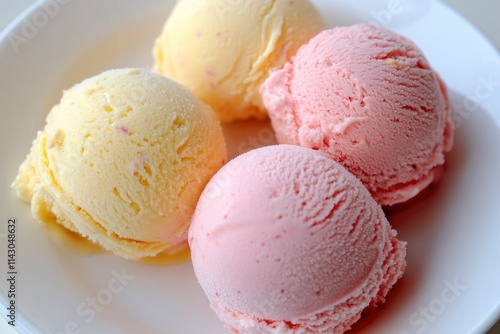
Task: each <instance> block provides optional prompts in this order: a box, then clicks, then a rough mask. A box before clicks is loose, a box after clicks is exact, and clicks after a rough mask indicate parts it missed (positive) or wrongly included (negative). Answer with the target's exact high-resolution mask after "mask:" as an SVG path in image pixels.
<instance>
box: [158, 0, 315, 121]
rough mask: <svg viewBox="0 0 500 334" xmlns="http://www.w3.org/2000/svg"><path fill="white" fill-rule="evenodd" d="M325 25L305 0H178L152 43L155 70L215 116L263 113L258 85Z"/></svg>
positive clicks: (260, 115) (225, 117)
mask: <svg viewBox="0 0 500 334" xmlns="http://www.w3.org/2000/svg"><path fill="white" fill-rule="evenodd" d="M322 29H323V24H322V22H321V18H320V16H319V14H318V13H317V11H316V10H315V8H314V7H313V5H312V4H311V3H310V2H309V0H295V1H289V0H263V1H255V0H251V1H233V0H229V1H228V0H180V1H177V3H176V6H175V8H174V9H173V11H172V12H171V14H170V16H169V18H168V20H167V22H166V24H165V27H164V29H163V32H162V33H161V35H160V36H159V37H158V39H157V40H156V45H155V47H154V57H155V70H156V71H158V72H160V73H163V74H165V75H167V76H169V77H171V78H173V79H175V80H177V81H179V82H180V83H182V84H184V85H186V86H187V87H188V88H189V89H191V90H192V91H193V92H194V93H195V94H196V95H197V96H198V97H199V98H200V99H201V100H202V101H203V102H205V103H207V104H209V105H211V106H212V107H213V109H214V110H215V112H216V113H217V115H218V116H219V118H220V119H221V120H224V121H233V120H238V119H248V118H254V117H255V118H264V117H266V115H267V112H266V110H265V108H264V107H263V105H262V99H261V96H260V94H259V87H260V85H261V84H262V82H263V81H264V79H265V78H266V77H267V75H268V72H269V70H270V69H273V68H280V67H281V66H282V65H283V64H284V63H285V62H286V61H287V60H289V59H290V57H291V56H292V55H294V54H295V53H296V51H297V49H298V48H299V47H300V46H301V45H302V44H303V43H305V42H307V41H308V40H309V39H310V38H311V37H313V36H314V35H316V34H317V33H318V32H320V31H321V30H322Z"/></svg>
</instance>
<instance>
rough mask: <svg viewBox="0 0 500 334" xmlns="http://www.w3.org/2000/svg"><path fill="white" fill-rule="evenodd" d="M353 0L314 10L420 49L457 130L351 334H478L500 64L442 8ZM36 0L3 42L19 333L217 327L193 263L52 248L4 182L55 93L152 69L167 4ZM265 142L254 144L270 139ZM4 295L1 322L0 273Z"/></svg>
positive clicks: (491, 283)
mask: <svg viewBox="0 0 500 334" xmlns="http://www.w3.org/2000/svg"><path fill="white" fill-rule="evenodd" d="M351 2H353V1H347V0H345V1H339V0H337V1H329V0H323V1H320V0H318V1H316V4H317V5H318V7H319V8H320V10H321V13H322V14H323V15H324V17H325V19H326V21H327V23H328V24H329V25H330V26H333V25H334V24H335V23H340V24H351V23H356V22H361V21H373V22H378V23H379V24H381V25H383V26H388V27H390V28H393V29H395V30H397V31H399V32H401V33H403V34H405V35H407V36H409V37H410V38H412V39H413V40H414V41H416V42H417V43H418V44H419V45H420V47H421V48H422V49H423V50H424V52H425V53H426V55H427V56H428V58H429V60H430V62H431V64H432V65H433V66H434V67H435V69H436V70H437V71H438V72H439V73H440V74H441V76H442V77H443V78H444V80H445V81H446V82H447V83H448V85H449V88H450V94H451V99H452V102H453V104H454V106H455V110H456V112H455V114H454V119H455V121H456V122H457V125H458V126H457V130H456V144H455V147H454V150H453V151H452V152H451V154H450V155H449V157H448V162H449V163H448V171H447V173H446V175H445V178H444V179H443V182H442V184H441V186H440V188H439V189H438V191H437V192H436V193H434V194H433V195H432V196H431V197H430V198H428V199H426V200H424V201H422V202H420V203H418V204H417V205H415V206H413V207H411V208H410V209H408V210H406V211H404V212H402V213H399V214H396V215H392V216H391V217H390V220H391V222H392V223H393V225H394V227H395V228H396V229H397V230H398V231H399V235H400V237H401V238H402V239H403V240H407V241H408V269H407V272H406V275H405V277H404V278H403V279H402V280H401V281H400V282H399V283H398V284H397V286H396V287H395V288H394V289H393V291H392V293H391V294H390V295H389V298H388V300H387V303H386V304H385V305H384V306H383V307H382V308H381V309H380V310H379V311H378V312H376V313H374V314H372V315H371V316H369V317H367V318H365V319H364V320H363V321H361V322H360V324H359V325H358V326H357V327H356V329H355V330H354V331H353V332H355V333H383V334H387V333H396V334H409V333H439V334H442V333H455V334H459V333H484V332H485V331H486V330H487V329H488V328H489V326H491V325H492V323H493V322H494V321H495V319H496V318H497V316H498V315H499V313H500V304H499V303H500V287H499V282H500V265H499V261H498V259H499V258H500V224H498V222H499V219H500V218H499V217H500V205H499V204H500V203H499V199H500V187H499V185H500V173H499V167H500V150H499V149H498V145H499V143H500V112H499V106H500V86H499V81H500V60H499V56H498V54H496V52H495V51H494V49H493V48H492V47H491V46H490V45H489V44H488V43H487V42H486V41H485V40H484V38H483V37H482V36H481V35H480V34H479V33H478V32H477V30H476V29H474V28H473V27H472V26H471V25H469V24H468V23H467V22H465V21H464V20H463V19H461V18H460V17H459V16H457V15H456V14H454V13H453V12H452V11H450V10H449V9H448V8H446V7H445V6H444V5H442V4H441V3H439V2H433V1H416V0H415V1H409V0H401V1H389V2H387V1H368V0H365V1H357V2H356V5H352V4H349V3H351ZM40 3H43V2H39V3H38V5H34V6H32V7H30V8H29V9H28V10H27V11H26V12H24V13H23V15H21V16H20V17H19V18H18V19H17V20H16V21H15V22H14V23H13V24H12V25H10V27H8V29H7V30H5V31H4V32H3V33H2V35H1V36H0V37H1V40H0V92H1V93H0V94H1V99H0V110H1V113H2V120H1V123H0V128H1V130H0V136H1V146H0V147H1V155H0V157H1V158H0V161H1V167H0V168H1V170H0V185H1V193H0V196H1V197H0V199H1V200H0V207H1V210H0V212H1V213H2V215H1V217H0V219H1V220H2V221H1V225H0V226H1V227H0V233H2V234H0V237H1V238H2V239H1V248H0V249H1V250H0V258H1V262H0V263H1V268H0V270H1V274H0V276H1V277H5V276H6V272H7V271H8V269H7V267H6V265H7V264H6V263H7V261H6V259H7V257H6V254H7V244H8V243H7V240H6V239H5V233H6V226H7V220H8V219H9V218H15V219H16V221H17V225H18V226H17V263H16V271H17V286H16V289H17V299H16V303H17V304H16V305H17V306H18V309H17V328H18V329H19V330H20V331H21V332H23V333H183V334H184V333H203V334H216V333H223V332H224V329H223V326H222V324H221V323H220V322H219V321H218V319H217V318H216V316H215V315H214V314H213V313H212V311H211V310H210V308H209V305H208V301H207V299H206V298H205V296H204V294H203V292H202V290H201V289H200V288H199V286H198V285H197V283H196V279H195V277H194V275H193V271H192V268H191V264H190V263H185V264H182V265H177V266H173V267H151V266H147V265H144V264H138V263H132V262H127V261H124V260H121V259H119V258H117V257H115V256H112V255H109V254H99V255H93V256H82V255H78V254H76V253H74V252H72V251H70V250H68V249H65V248H64V247H61V246H59V245H58V244H56V243H54V242H53V241H52V239H51V238H50V237H49V236H48V235H47V233H46V232H45V231H44V230H43V229H42V228H40V227H39V226H38V225H37V224H36V223H35V222H34V220H33V219H32V217H31V215H30V209H29V207H28V206H26V205H24V204H22V203H21V202H20V201H18V200H17V199H16V198H15V196H14V194H13V192H12V191H11V190H10V188H9V185H10V183H11V181H12V180H13V178H14V177H15V175H16V172H17V168H18V166H19V164H20V163H21V161H22V160H23V159H24V157H25V155H26V153H27V152H28V150H29V147H30V143H31V141H32V139H33V138H34V136H35V133H36V131H37V130H38V129H41V128H42V126H43V124H44V118H45V115H46V114H47V112H48V110H49V108H50V106H52V105H53V104H54V103H56V102H57V101H58V100H59V98H60V95H61V91H62V89H65V88H68V87H70V86H71V85H73V84H74V83H76V82H79V81H81V80H82V79H84V78H86V77H89V76H91V75H94V74H97V73H99V72H101V71H103V70H106V69H109V68H114V67H125V66H126V67H133V66H144V67H151V65H152V57H151V52H150V50H151V47H152V45H153V40H154V38H155V37H156V36H157V35H158V34H159V32H160V30H161V27H162V25H163V22H164V20H165V18H166V17H167V15H168V13H169V11H170V10H171V8H172V5H173V1H165V0H149V1H141V0H128V1H123V0H107V1H99V0H87V1H68V0H57V1H55V0H54V1H46V2H44V3H45V6H47V4H51V6H52V7H45V8H43V7H40V6H41V5H40ZM389 3H391V4H395V5H390V6H389V5H388V4H389ZM54 4H57V5H54ZM398 4H399V5H398ZM391 11H392V12H391ZM260 126H262V124H253V125H252V126H250V125H248V126H246V132H240V131H239V130H238V129H235V128H234V127H233V128H232V129H228V133H229V134H231V136H232V139H230V140H231V141H232V143H233V144H234V145H236V144H239V143H240V142H242V141H247V142H248V143H249V144H248V145H246V147H247V148H250V147H251V146H252V144H251V142H252V141H251V140H250V139H249V137H248V136H251V134H252V132H253V133H254V135H255V134H256V133H257V132H258V129H259V127H260ZM264 126H265V125H264ZM262 133H263V132H260V134H262ZM261 137H262V138H260V140H257V142H259V143H260V144H270V142H269V140H268V139H265V138H266V136H261ZM266 140H267V141H268V142H266ZM234 145H233V146H234ZM234 147H237V146H234ZM236 153H239V152H237V150H235V149H234V148H233V150H232V154H233V155H234V154H236ZM122 272H124V273H125V274H126V275H127V276H126V277H122V281H121V283H117V282H119V281H117V280H116V279H114V277H116V275H117V273H122ZM0 287H1V289H2V291H1V293H0V301H1V304H2V307H1V309H3V310H4V311H2V312H1V313H2V315H3V316H5V313H6V311H5V307H6V305H7V302H8V300H7V293H6V291H7V290H8V289H7V282H6V280H5V279H1V280H0ZM93 298H94V299H95V300H96V302H95V303H96V306H94V309H92V307H91V306H90V303H92V299H93Z"/></svg>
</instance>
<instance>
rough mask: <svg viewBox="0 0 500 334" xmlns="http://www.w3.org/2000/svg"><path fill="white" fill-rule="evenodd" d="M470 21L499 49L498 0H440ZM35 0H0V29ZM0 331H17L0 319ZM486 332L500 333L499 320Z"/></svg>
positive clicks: (5, 333)
mask: <svg viewBox="0 0 500 334" xmlns="http://www.w3.org/2000/svg"><path fill="white" fill-rule="evenodd" d="M442 1H443V2H444V3H446V4H448V5H449V6H450V7H452V8H454V9H455V10H456V11H458V12H459V13H461V14H462V15H463V16H464V17H465V18H467V19H468V20H469V21H470V22H472V23H473V24H474V25H475V26H476V27H477V28H478V29H479V30H481V31H482V32H483V34H484V35H485V36H486V37H487V38H488V39H489V40H490V41H491V42H492V43H493V44H494V45H495V47H496V48H497V50H500V21H499V18H498V13H500V1H498V0H475V1H471V0H442ZM33 2H35V0H0V30H2V29H3V28H4V27H5V26H7V25H8V24H9V23H10V21H12V20H13V19H14V18H15V17H16V16H17V15H18V14H19V13H20V12H22V11H23V10H24V9H25V8H26V7H28V6H29V5H30V4H31V3H33ZM0 333H2V334H14V333H17V332H16V331H15V330H13V328H12V327H10V326H9V325H7V324H6V323H5V322H4V321H3V320H0ZM487 334H500V321H499V322H498V323H497V324H496V326H495V327H494V328H493V329H492V330H491V331H489V332H488V333H487Z"/></svg>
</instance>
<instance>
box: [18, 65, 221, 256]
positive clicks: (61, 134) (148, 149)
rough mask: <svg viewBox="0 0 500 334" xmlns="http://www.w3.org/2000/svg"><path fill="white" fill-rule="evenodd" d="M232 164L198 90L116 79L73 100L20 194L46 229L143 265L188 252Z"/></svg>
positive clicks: (41, 140) (33, 155) (129, 74)
mask: <svg viewBox="0 0 500 334" xmlns="http://www.w3.org/2000/svg"><path fill="white" fill-rule="evenodd" d="M226 159H227V152H226V147H225V142H224V138H223V135H222V130H221V128H220V124H219V122H218V120H217V119H216V117H215V115H214V113H213V112H212V111H211V110H210V108H209V107H207V106H205V105H204V104H202V103H201V102H200V101H199V100H198V99H197V98H196V97H195V96H194V95H193V94H192V93H191V92H190V91H189V90H187V89H186V88H185V87H183V86H181V85H180V84H178V83H176V82H174V81H172V80H170V79H168V78H166V77H164V76H162V75H159V74H156V73H153V72H151V71H148V70H142V69H117V70H110V71H106V72H104V73H102V74H100V75H97V76H95V77H92V78H89V79H86V80H84V81H83V82H81V83H79V84H77V85H75V86H73V87H72V88H70V89H68V90H66V91H65V92H64V94H63V96H62V99H61V101H60V102H59V104H57V105H56V106H54V107H53V108H52V110H51V111H50V113H49V115H48V116H47V119H46V125H45V128H44V129H43V130H42V131H39V132H38V135H37V137H36V139H35V140H34V142H33V146H32V148H31V152H30V154H29V155H28V157H27V159H26V160H25V161H24V162H23V164H22V165H21V167H20V169H19V174H18V176H17V178H16V180H15V181H14V183H13V187H14V188H15V189H16V190H17V193H18V195H19V197H20V198H21V199H23V200H24V201H26V202H28V203H31V209H32V213H33V216H34V217H35V218H36V219H37V220H38V221H40V222H41V223H43V224H54V223H57V224H61V225H63V226H64V227H66V228H68V229H70V230H72V231H74V232H78V233H80V234H81V235H83V236H85V237H88V238H89V239H90V240H92V241H94V242H97V243H99V244H101V245H102V246H103V247H104V248H106V249H108V250H110V251H112V252H114V253H115V254H117V255H119V256H122V257H125V258H128V259H139V258H142V257H145V256H154V255H156V254H158V253H159V252H161V251H163V250H166V249H176V248H178V249H182V248H185V247H186V246H187V229H188V226H189V222H190V218H191V215H192V213H193V211H194V208H195V206H196V202H197V200H198V196H199V195H200V193H201V191H202V189H203V188H204V186H205V184H206V183H207V182H208V180H209V179H210V177H211V176H212V175H213V174H214V173H215V172H216V171H217V170H218V169H219V168H220V167H221V166H222V165H223V164H224V163H225V161H226Z"/></svg>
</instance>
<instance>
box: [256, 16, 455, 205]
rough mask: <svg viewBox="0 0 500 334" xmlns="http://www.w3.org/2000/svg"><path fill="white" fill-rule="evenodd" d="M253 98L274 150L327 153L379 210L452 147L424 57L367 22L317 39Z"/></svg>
mask: <svg viewBox="0 0 500 334" xmlns="http://www.w3.org/2000/svg"><path fill="white" fill-rule="evenodd" d="M261 93H262V96H263V101H264V104H265V106H266V107H267V109H268V111H269V114H270V117H271V121H272V124H273V127H274V129H275V130H276V134H277V138H278V141H279V142H280V143H285V144H294V145H300V146H304V147H308V148H313V149H317V150H320V151H322V152H325V153H327V154H328V155H329V156H330V157H331V158H333V159H334V160H336V161H338V162H340V163H341V164H342V165H343V166H344V167H346V168H347V169H348V170H349V171H350V172H351V173H353V174H354V175H356V176H357V177H358V178H359V179H360V180H361V181H362V182H363V184H364V185H365V186H366V187H367V188H368V190H369V191H370V192H371V194H372V195H373V197H374V198H375V200H376V201H377V202H378V203H380V204H382V205H393V204H396V203H402V202H405V201H407V200H408V199H410V198H412V197H414V196H416V195H417V194H418V193H419V192H420V191H421V190H423V189H424V188H426V187H427V186H428V185H429V184H430V183H432V182H433V181H436V180H437V178H438V177H439V175H440V172H438V171H439V167H440V166H442V165H443V164H444V161H445V157H444V153H445V152H447V151H449V150H450V149H451V147H452V144H453V128H452V124H451V120H450V108H449V102H448V97H447V93H446V87H445V85H444V83H443V82H442V81H441V80H440V79H439V77H438V76H437V75H436V74H435V72H434V71H433V70H432V69H431V67H430V65H429V63H428V62H427V60H426V58H425V56H424V55H423V53H422V51H420V49H419V48H418V47H417V46H416V45H415V44H414V43H413V42H411V41H410V40H409V39H407V38H406V37H403V36H401V35H399V34H396V33H394V32H391V31H389V30H386V29H382V28H377V27H374V26H371V25H367V24H361V25H355V26H351V27H342V28H334V29H330V30H326V31H323V32H321V33H320V34H319V35H317V36H316V37H314V38H313V39H312V40H310V41H309V43H308V44H306V45H304V46H302V47H301V49H299V51H298V53H297V55H296V56H295V58H294V59H293V60H292V61H291V62H289V63H287V64H286V65H285V66H284V68H282V69H281V70H278V71H275V72H273V73H272V74H271V75H270V76H269V78H268V79H267V80H266V82H265V83H264V84H263V86H262V87H261Z"/></svg>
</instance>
